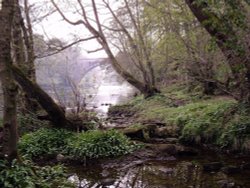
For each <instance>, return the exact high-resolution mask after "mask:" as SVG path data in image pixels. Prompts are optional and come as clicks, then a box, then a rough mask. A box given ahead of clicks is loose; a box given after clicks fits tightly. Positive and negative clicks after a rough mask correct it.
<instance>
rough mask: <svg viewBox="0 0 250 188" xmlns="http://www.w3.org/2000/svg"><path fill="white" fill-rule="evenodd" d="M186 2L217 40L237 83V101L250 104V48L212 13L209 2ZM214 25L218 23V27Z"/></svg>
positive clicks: (231, 27)
mask: <svg viewBox="0 0 250 188" xmlns="http://www.w3.org/2000/svg"><path fill="white" fill-rule="evenodd" d="M185 1H186V3H187V5H188V6H189V8H190V9H191V11H192V12H193V14H194V15H195V17H196V18H197V19H198V20H199V22H200V23H202V24H203V25H204V28H205V29H206V30H207V32H208V33H209V34H210V35H211V36H212V37H214V38H215V39H216V43H217V45H218V47H219V48H220V49H221V51H222V52H223V54H224V55H225V57H226V58H227V61H228V64H229V66H230V67H231V70H232V74H233V77H234V81H235V82H237V84H235V86H234V87H235V91H236V92H237V100H239V101H240V102H243V103H247V104H250V59H249V55H248V53H249V49H250V47H249V46H245V45H244V44H242V41H241V40H240V39H239V37H238V36H237V32H235V30H234V28H233V25H230V24H228V21H227V20H224V19H223V18H220V17H218V16H217V15H215V14H214V13H213V12H212V11H210V10H211V9H210V8H211V7H210V6H209V5H208V3H207V2H202V3H200V2H198V1H197V0H185ZM239 7H240V5H239ZM237 8H238V7H237ZM213 23H216V26H214V24H213ZM246 24H247V23H246ZM239 49H241V50H239Z"/></svg>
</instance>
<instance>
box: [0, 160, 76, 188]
mask: <svg viewBox="0 0 250 188" xmlns="http://www.w3.org/2000/svg"><path fill="white" fill-rule="evenodd" d="M0 187H4V188H13V187H15V188H53V187H58V188H70V187H73V185H72V184H71V183H69V182H68V181H67V178H66V174H65V172H64V168H63V167H62V166H54V167H50V166H45V167H38V166H35V165H34V164H33V163H31V162H30V161H23V162H22V163H18V162H17V161H16V160H14V161H13V162H12V163H11V165H9V164H8V162H7V161H5V160H0Z"/></svg>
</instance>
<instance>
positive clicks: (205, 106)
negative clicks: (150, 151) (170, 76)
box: [109, 85, 250, 154]
mask: <svg viewBox="0 0 250 188" xmlns="http://www.w3.org/2000/svg"><path fill="white" fill-rule="evenodd" d="M249 113H250V110H249V108H247V107H245V106H244V105H239V104H237V103H236V101H235V100H234V99H232V98H230V97H228V96H202V95H201V94H200V93H199V92H198V91H197V92H196V91H192V92H188V91H187V90H186V88H185V87H183V86H176V85H174V86H172V87H168V88H166V89H164V90H163V92H162V93H161V94H159V95H156V96H154V97H151V98H148V99H143V97H142V96H138V97H136V98H134V99H133V100H131V101H130V102H128V103H126V104H124V105H118V106H113V107H111V108H110V110H109V121H111V122H113V123H114V124H116V125H118V126H117V127H116V129H121V130H122V132H123V133H124V134H126V135H127V136H129V137H131V138H133V139H136V138H137V139H139V140H144V141H146V142H163V143H164V142H167V143H169V142H170V141H171V142H172V143H182V144H185V145H189V146H195V147H197V146H202V147H204V148H210V149H213V150H216V151H219V152H230V153H245V154H249V153H250V117H249Z"/></svg>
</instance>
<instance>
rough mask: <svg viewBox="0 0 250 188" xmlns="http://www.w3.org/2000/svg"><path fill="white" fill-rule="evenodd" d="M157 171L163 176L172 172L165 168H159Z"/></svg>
mask: <svg viewBox="0 0 250 188" xmlns="http://www.w3.org/2000/svg"><path fill="white" fill-rule="evenodd" d="M158 170H159V171H160V172H162V173H164V174H172V173H173V172H174V169H173V168H167V167H160V168H159V169H158Z"/></svg>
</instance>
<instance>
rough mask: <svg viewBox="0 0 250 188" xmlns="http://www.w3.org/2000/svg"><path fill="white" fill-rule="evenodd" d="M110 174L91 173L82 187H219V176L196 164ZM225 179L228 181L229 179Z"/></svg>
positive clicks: (126, 170) (141, 167) (159, 166)
mask: <svg viewBox="0 0 250 188" xmlns="http://www.w3.org/2000/svg"><path fill="white" fill-rule="evenodd" d="M109 172H112V174H109V175H108V176H107V177H106V178H104V177H103V176H102V170H101V169H99V170H98V171H96V170H95V169H92V170H89V171H88V172H87V173H86V174H85V175H84V178H85V179H84V180H83V181H82V182H81V183H82V187H88V188H93V187H105V186H106V187H109V186H108V185H110V187H112V188H186V187H193V188H210V187H219V185H218V182H217V181H218V174H216V173H214V174H211V173H209V174H208V173H204V172H203V170H202V166H201V165H196V164H193V163H192V162H177V163H176V164H169V165H168V166H166V164H160V163H158V164H157V165H153V164H151V165H140V166H135V167H131V168H129V169H127V168H124V169H110V171H109ZM224 178H225V179H228V177H227V176H225V177H224ZM108 180H110V181H108ZM107 182H108V183H109V184H108V183H107ZM111 185H112V186H111Z"/></svg>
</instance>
